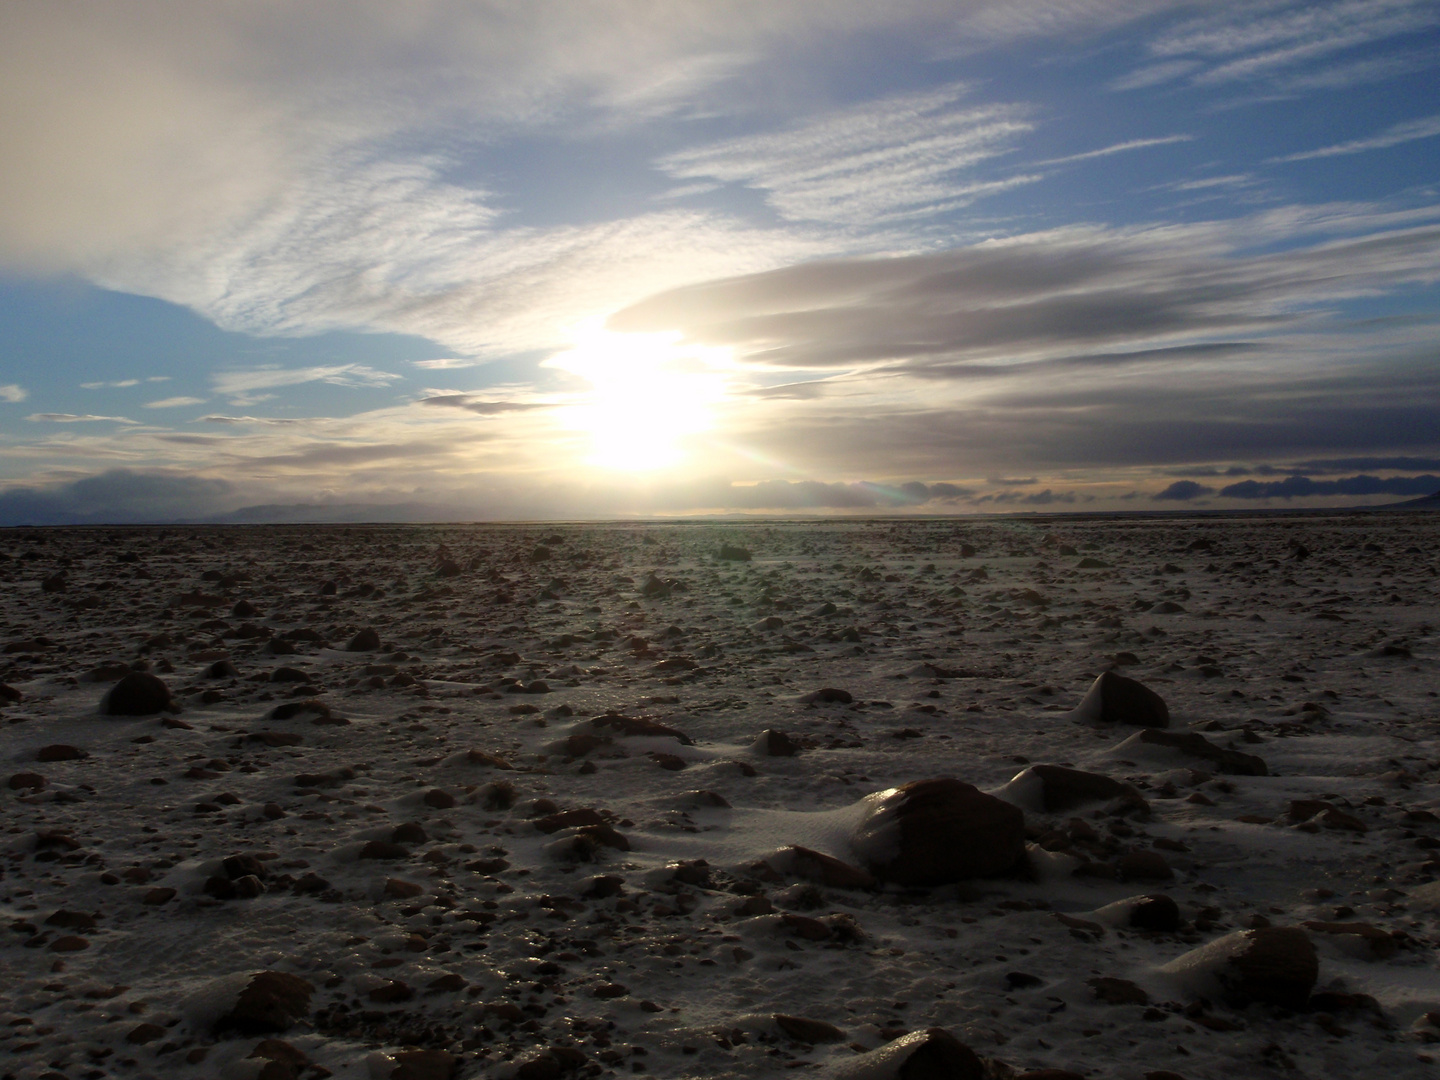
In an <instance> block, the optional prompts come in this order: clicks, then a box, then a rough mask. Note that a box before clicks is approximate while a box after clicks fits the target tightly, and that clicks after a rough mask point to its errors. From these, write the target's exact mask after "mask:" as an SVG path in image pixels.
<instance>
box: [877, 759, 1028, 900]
mask: <svg viewBox="0 0 1440 1080" xmlns="http://www.w3.org/2000/svg"><path fill="white" fill-rule="evenodd" d="M866 802H867V803H868V804H869V805H868V806H867V807H866V810H865V813H864V816H863V817H862V818H861V819H860V822H859V824H858V825H857V826H856V827H855V831H854V833H853V834H852V837H851V844H852V846H853V847H854V848H855V850H856V851H857V852H859V853H860V855H861V857H862V861H863V862H864V864H865V866H866V868H867V869H869V870H870V871H871V872H872V873H874V874H875V876H876V877H878V878H880V879H881V880H882V881H890V882H895V883H896V884H900V885H917V886H924V885H943V884H947V883H949V882H954V881H963V880H965V879H968V878H975V877H995V876H997V875H1000V874H1004V873H1007V872H1009V871H1010V870H1012V869H1014V868H1015V866H1016V865H1017V864H1018V863H1019V862H1020V860H1021V859H1022V858H1023V856H1024V853H1025V816H1024V814H1022V813H1021V812H1020V810H1019V809H1017V808H1016V807H1014V806H1011V805H1010V804H1009V803H1007V802H1004V801H1003V800H1000V799H997V798H995V797H994V796H993V795H986V794H985V793H984V792H982V791H980V790H978V789H977V788H975V787H973V786H972V785H970V784H966V783H962V782H961V781H959V780H956V779H954V778H952V777H942V778H938V779H934V780H917V781H912V782H911V783H908V784H904V785H902V786H901V787H898V788H894V789H892V790H890V791H882V792H878V793H876V794H874V795H871V796H870V797H869V798H868V799H867V800H866Z"/></svg>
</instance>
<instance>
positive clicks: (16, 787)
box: [9, 772, 45, 791]
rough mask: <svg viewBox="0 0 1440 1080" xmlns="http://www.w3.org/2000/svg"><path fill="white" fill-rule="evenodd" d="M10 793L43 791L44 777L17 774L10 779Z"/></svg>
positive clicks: (37, 774) (32, 774)
mask: <svg viewBox="0 0 1440 1080" xmlns="http://www.w3.org/2000/svg"><path fill="white" fill-rule="evenodd" d="M9 787H10V790H11V791H44V790H45V777H43V776H41V775H40V774H39V773H34V772H17V773H16V774H15V775H14V776H12V777H10V783H9Z"/></svg>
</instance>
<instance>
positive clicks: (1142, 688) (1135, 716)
mask: <svg viewBox="0 0 1440 1080" xmlns="http://www.w3.org/2000/svg"><path fill="white" fill-rule="evenodd" d="M1078 711H1079V712H1080V713H1082V714H1083V715H1084V717H1085V718H1086V719H1088V720H1090V721H1091V722H1094V723H1102V724H1131V725H1134V726H1137V727H1145V728H1163V727H1169V726H1170V708H1169V706H1167V705H1166V704H1165V699H1164V698H1162V697H1161V696H1160V695H1159V694H1157V693H1155V691H1154V690H1151V689H1150V688H1149V687H1148V686H1146V685H1144V684H1143V683H1140V682H1137V681H1136V680H1134V679H1131V678H1129V677H1127V676H1125V675H1120V674H1118V673H1117V672H1114V671H1106V672H1102V673H1101V675H1100V677H1099V678H1097V679H1096V680H1095V682H1094V683H1092V684H1091V686H1090V689H1089V691H1088V692H1087V693H1086V694H1085V697H1084V700H1082V701H1081V702H1080V707H1079V710H1078Z"/></svg>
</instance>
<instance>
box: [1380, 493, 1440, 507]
mask: <svg viewBox="0 0 1440 1080" xmlns="http://www.w3.org/2000/svg"><path fill="white" fill-rule="evenodd" d="M1375 509H1377V510H1440V491H1437V492H1435V494H1433V495H1422V496H1420V498H1418V499H1406V500H1405V501H1404V502H1398V503H1386V504H1385V505H1384V506H1377V507H1376V508H1375Z"/></svg>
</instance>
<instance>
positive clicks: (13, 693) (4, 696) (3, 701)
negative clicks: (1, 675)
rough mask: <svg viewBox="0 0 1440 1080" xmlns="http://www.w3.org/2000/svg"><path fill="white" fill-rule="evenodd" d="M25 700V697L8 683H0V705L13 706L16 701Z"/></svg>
mask: <svg viewBox="0 0 1440 1080" xmlns="http://www.w3.org/2000/svg"><path fill="white" fill-rule="evenodd" d="M23 700H25V695H24V694H22V693H21V692H20V691H19V690H16V689H15V687H13V686H11V685H10V684H9V683H3V682H0V705H14V704H15V703H16V702H17V701H23Z"/></svg>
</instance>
